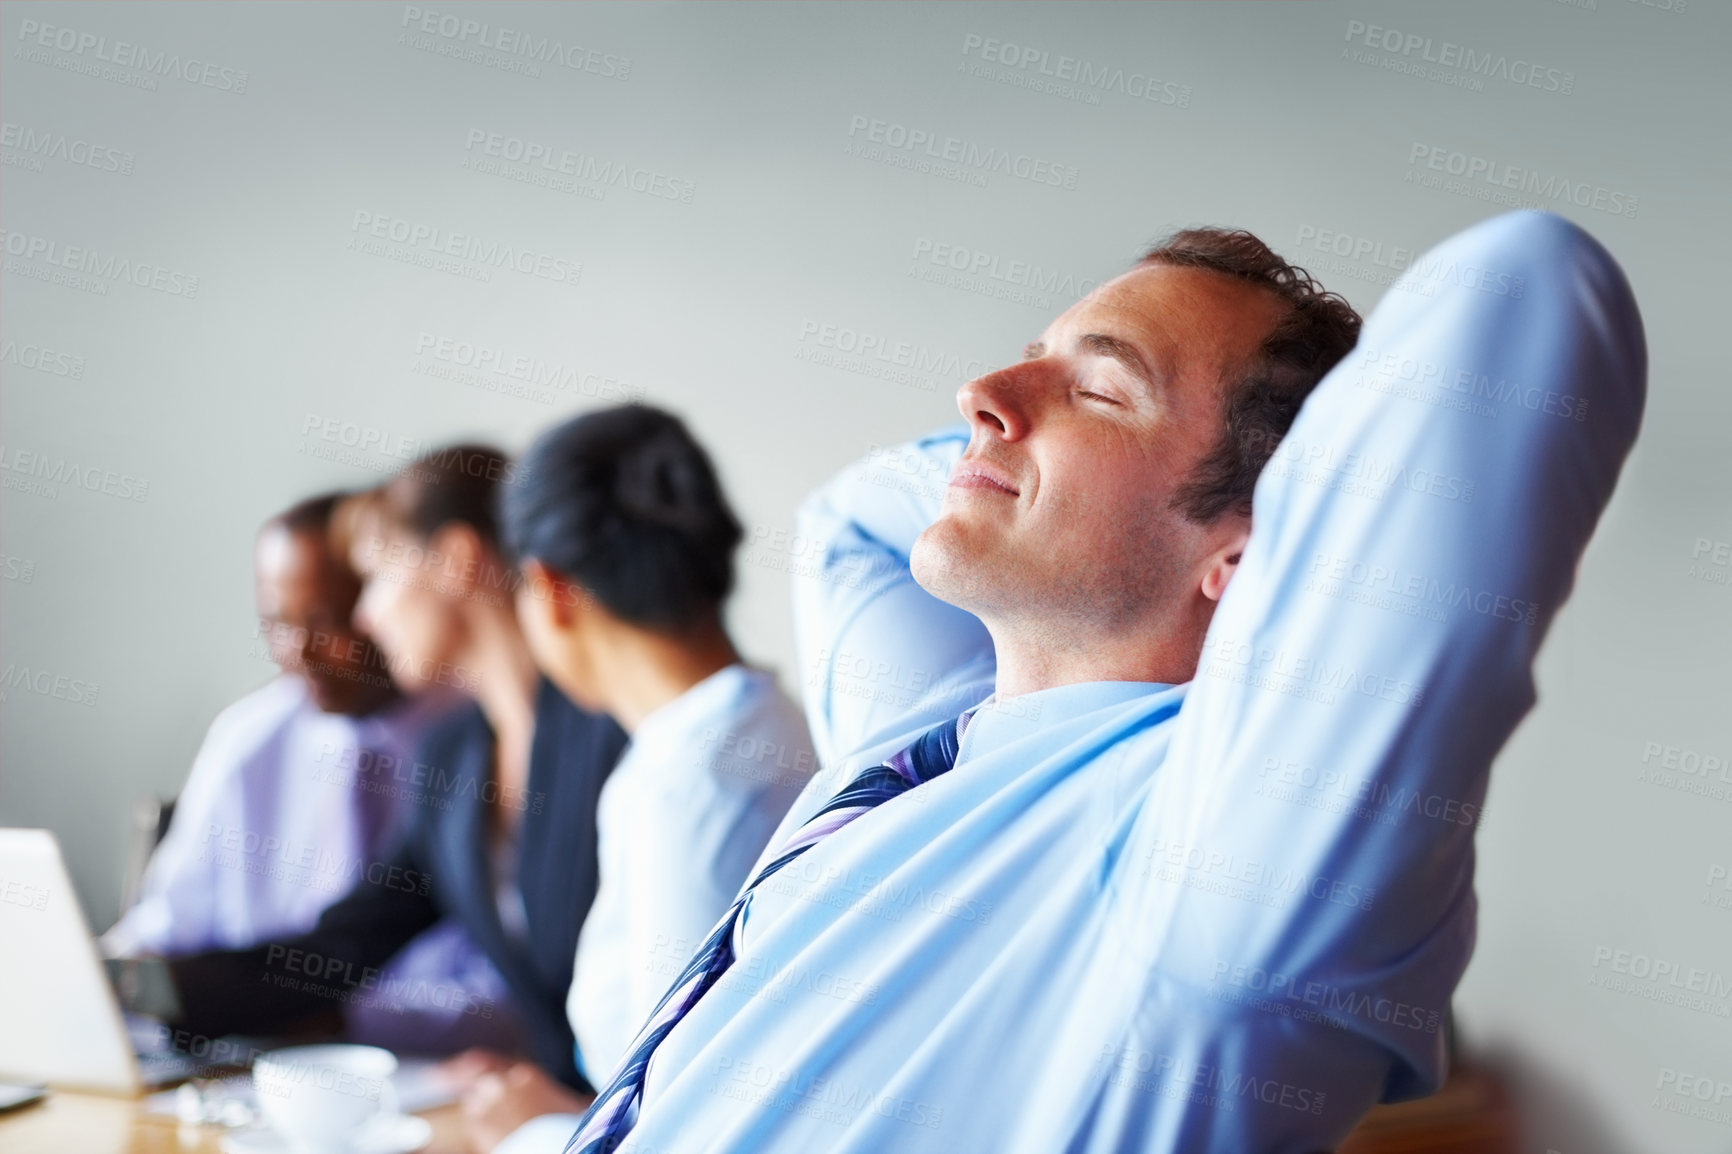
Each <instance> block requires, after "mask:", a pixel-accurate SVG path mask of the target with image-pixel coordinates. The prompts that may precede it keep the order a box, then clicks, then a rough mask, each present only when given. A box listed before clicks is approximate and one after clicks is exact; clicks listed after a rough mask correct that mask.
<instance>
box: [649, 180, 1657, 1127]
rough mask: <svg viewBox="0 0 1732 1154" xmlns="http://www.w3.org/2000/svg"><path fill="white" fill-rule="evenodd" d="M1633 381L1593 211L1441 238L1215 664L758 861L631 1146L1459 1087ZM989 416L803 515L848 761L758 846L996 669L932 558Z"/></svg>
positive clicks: (1267, 1117)
mask: <svg viewBox="0 0 1732 1154" xmlns="http://www.w3.org/2000/svg"><path fill="white" fill-rule="evenodd" d="M1493 274H1496V275H1493ZM1512 286H1513V287H1512ZM1645 374H1646V365H1645V351H1644V344H1643V339H1642V332H1641V324H1640V320H1639V317H1638V315H1637V312H1636V309H1635V305H1634V302H1633V300H1632V298H1631V296H1630V293H1629V289H1628V287H1627V285H1626V284H1625V281H1624V279H1623V277H1622V275H1621V273H1620V272H1619V271H1618V269H1617V267H1616V266H1615V264H1614V263H1613V262H1612V261H1611V259H1610V258H1609V257H1608V256H1607V255H1606V254H1605V252H1604V251H1603V250H1602V249H1601V248H1600V247H1599V246H1598V245H1597V244H1596V243H1595V242H1594V241H1592V240H1591V239H1590V238H1589V237H1587V235H1586V234H1584V233H1583V232H1581V231H1580V230H1579V229H1577V228H1575V227H1574V226H1573V225H1570V224H1568V223H1566V222H1565V221H1563V220H1562V219H1560V218H1558V217H1555V216H1550V215H1545V214H1538V213H1518V214H1510V215H1506V216H1502V217H1498V218H1495V219H1493V220H1490V221H1487V222H1485V223H1482V224H1480V225H1477V226H1475V227H1473V228H1471V229H1469V230H1467V231H1466V232H1464V233H1461V234H1459V235H1457V236H1456V237H1454V238H1452V239H1450V240H1449V241H1446V242H1445V243H1444V244H1442V245H1441V246H1439V247H1438V248H1437V249H1435V250H1433V251H1432V252H1431V253H1429V254H1428V255H1427V257H1426V258H1424V259H1423V260H1422V261H1420V262H1418V263H1417V264H1416V266H1415V270H1414V271H1410V273H1409V274H1408V276H1407V277H1405V278H1404V279H1403V281H1401V282H1398V284H1397V285H1396V286H1395V287H1394V288H1393V289H1392V290H1391V291H1390V292H1389V293H1388V295H1387V296H1386V297H1385V299H1384V300H1383V301H1382V302H1381V303H1380V304H1379V306H1378V308H1377V309H1376V311H1375V312H1374V313H1373V314H1372V316H1371V317H1370V318H1369V320H1368V323H1367V325H1366V327H1365V330H1364V332H1363V334H1362V338H1361V341H1360V343H1359V346H1358V347H1357V348H1356V349H1355V350H1354V352H1353V353H1352V354H1350V355H1349V357H1348V358H1347V359H1346V360H1345V361H1344V362H1342V363H1341V364H1340V365H1339V366H1338V367H1337V368H1336V369H1335V370H1334V371H1332V372H1331V373H1330V374H1329V375H1328V377H1327V378H1326V379H1325V380H1324V382H1323V383H1322V384H1321V385H1320V386H1319V388H1318V389H1317V391H1316V392H1315V394H1314V395H1313V396H1312V397H1311V399H1310V400H1309V401H1308V402H1307V404H1306V405H1305V407H1304V409H1303V410H1302V412H1301V413H1300V415H1299V417H1298V419H1297V421H1296V423H1295V425H1294V427H1293V430H1292V432H1291V433H1290V434H1289V436H1288V437H1287V439H1286V440H1285V441H1284V442H1283V443H1282V445H1281V447H1280V449H1279V450H1278V452H1277V453H1276V456H1275V458H1274V460H1273V461H1272V462H1271V464H1270V466H1269V467H1268V468H1267V469H1266V470H1265V471H1264V474H1263V476H1262V479H1261V480H1260V482H1259V484H1258V487H1257V491H1256V497H1255V512H1254V531H1253V534H1252V538H1251V541H1250V544H1249V546H1248V547H1247V549H1246V551H1245V555H1244V558H1243V561H1242V563H1241V564H1240V567H1239V570H1238V572H1237V574H1236V575H1235V576H1234V578H1233V580H1232V582H1231V585H1230V586H1229V588H1228V590H1227V593H1226V595H1225V596H1224V598H1223V599H1222V602H1221V604H1220V606H1219V608H1218V610H1217V612H1216V614H1215V618H1214V621H1213V623H1212V626H1211V628H1210V630H1209V634H1208V638H1207V642H1206V644H1205V648H1204V652H1203V654H1202V659H1201V663H1200V665H1199V668H1198V671H1197V675H1196V677H1195V678H1194V679H1193V681H1192V682H1190V683H1189V684H1188V685H1184V686H1168V685H1152V684H1139V683H1128V682H1116V683H1111V682H1109V683H1095V684H1079V685H1069V686H1064V687H1061V688H1055V689H1049V690H1046V691H1043V692H1039V693H1033V694H1028V695H1026V696H1022V697H1018V698H1013V699H1009V700H1006V701H1004V702H996V701H993V702H990V703H988V704H987V705H986V706H984V707H983V708H982V709H981V710H980V712H979V713H978V714H977V715H976V717H975V719H974V720H973V722H972V724H971V725H970V727H969V729H968V731H967V733H966V735H965V737H964V740H963V742H962V745H961V750H960V754H959V757H958V761H957V764H956V768H955V769H954V770H952V771H951V772H950V773H948V774H946V775H944V776H942V777H939V778H937V779H936V780H934V781H932V782H929V783H927V784H925V785H922V786H920V787H918V788H917V789H914V790H912V791H910V792H909V793H907V794H905V795H903V796H901V797H898V798H896V799H895V800H893V801H891V802H888V803H886V804H885V805H883V806H881V807H879V808H878V809H876V810H874V811H872V812H870V813H867V814H866V815H864V816H862V817H861V818H859V819H858V820H857V821H855V822H853V823H852V824H851V825H849V826H848V827H847V828H846V829H844V830H842V831H841V832H839V833H837V834H836V835H835V836H833V837H831V838H829V839H828V840H826V841H824V842H822V843H821V844H819V845H818V846H816V847H815V848H813V849H812V850H811V851H810V852H809V853H807V854H806V855H805V856H803V857H802V858H800V859H799V860H798V861H797V862H795V863H794V864H793V865H791V866H789V867H788V868H787V869H786V870H784V871H783V872H782V873H780V874H778V875H776V877H774V878H772V879H771V881H769V882H767V883H766V884H765V885H764V886H763V887H761V888H760V889H759V890H758V891H757V892H756V893H755V894H754V896H753V898H752V900H751V903H750V905H749V906H748V908H747V911H746V915H745V918H744V920H743V924H742V926H741V928H740V930H739V931H738V933H737V935H736V947H737V951H738V956H737V960H736V961H735V963H734V965H733V967H732V969H731V970H730V972H729V973H728V975H727V976H725V977H724V978H723V979H722V981H721V982H719V983H718V984H717V986H716V987H715V988H713V989H712V990H710V991H709V993H707V994H706V995H705V996H704V998H703V999H702V1000H701V1001H700V1002H699V1003H698V1004H697V1005H696V1006H695V1007H694V1008H693V1010H692V1011H691V1012H690V1014H689V1015H688V1016H687V1017H686V1018H685V1019H684V1020H683V1021H682V1022H681V1023H680V1024H679V1025H678V1026H677V1027H676V1028H675V1029H674V1030H673V1031H672V1033H671V1034H670V1035H669V1036H668V1037H667V1039H666V1041H665V1042H664V1043H663V1044H662V1046H661V1047H660V1049H659V1050H658V1051H657V1054H656V1056H655V1058H654V1060H653V1061H652V1063H651V1065H650V1068H649V1072H648V1078H647V1082H646V1085H645V1090H644V1098H643V1103H642V1106H641V1109H640V1113H639V1116H638V1120H637V1123H636V1126H635V1128H634V1129H633V1130H632V1132H631V1134H630V1136H629V1138H628V1139H627V1141H626V1143H625V1145H624V1146H623V1147H622V1150H624V1151H635V1152H637V1154H672V1152H678V1154H692V1152H698V1151H739V1152H745V1151H752V1152H754V1154H759V1152H772V1154H808V1152H811V1151H828V1152H846V1154H881V1152H883V1151H897V1152H917V1151H932V1152H934V1154H937V1152H943V1154H951V1152H954V1151H993V1152H995V1154H1004V1152H1009V1154H1053V1152H1055V1151H1090V1152H1098V1154H1107V1152H1121V1151H1131V1150H1135V1151H1150V1152H1173V1154H1178V1152H1185V1154H1195V1152H1200V1151H1222V1152H1228V1151H1230V1152H1233V1154H1245V1152H1253V1151H1254V1152H1264V1151H1267V1152H1271V1154H1274V1152H1288V1154H1307V1152H1311V1151H1316V1150H1320V1149H1326V1148H1332V1147H1333V1146H1334V1145H1335V1144H1336V1143H1338V1142H1339V1141H1340V1140H1341V1139H1342V1138H1343V1137H1344V1136H1345V1135H1346V1133H1347V1132H1348V1131H1349V1130H1350V1129H1351V1128H1352V1126H1353V1125H1354V1123H1355V1122H1356V1121H1357V1120H1358V1118H1359V1117H1360V1116H1361V1115H1362V1114H1363V1113H1364V1111H1365V1110H1366V1109H1367V1108H1369V1107H1370V1106H1371V1105H1372V1104H1373V1103H1375V1102H1377V1101H1378V1100H1380V1099H1382V1100H1394V1099H1401V1098H1406V1097H1412V1096H1416V1095H1421V1094H1425V1093H1428V1092H1430V1091H1431V1090H1433V1089H1435V1088H1436V1087H1437V1086H1438V1085H1439V1084H1440V1083H1441V1081H1442V1079H1443V1077H1444V1076H1445V1073H1446V1070H1445V1053H1444V1045H1443V1038H1442V1033H1441V1023H1442V1019H1443V1015H1444V1013H1445V1010H1446V1008H1447V1006H1448V1003H1449V999H1450V996H1451V993H1452V991H1453V990H1454V988H1455V985H1456V982H1457V980H1458V979H1459V978H1460V976H1461V973H1462V971H1463V969H1464V968H1465V967H1466V965H1467V962H1468V959H1469V957H1470V956H1471V954H1472V950H1473V942H1474V916H1475V901H1474V893H1473V863H1474V856H1473V833H1474V825H1475V821H1476V819H1477V815H1478V813H1479V807H1480V805H1481V804H1482V802H1483V800H1484V796H1485V789H1486V781H1487V774H1488V771H1489V767H1490V764H1491V760H1492V758H1493V756H1494V755H1495V754H1496V752H1497V751H1498V749H1499V747H1500V746H1501V745H1502V744H1503V742H1504V741H1505V739H1506V738H1507V737H1508V736H1509V734H1510V732H1511V730H1512V729H1513V728H1514V726H1515V725H1516V723H1517V722H1518V721H1519V720H1520V718H1521V717H1522V716H1523V714H1525V713H1526V712H1527V710H1528V709H1529V708H1530V707H1531V705H1532V704H1533V701H1534V687H1533V681H1532V675H1531V665H1532V660H1533V657H1534V653H1535V651H1536V649H1537V647H1538V646H1539V644H1540V641H1541V639H1542V637H1543V635H1544V633H1545V630H1546V628H1547V626H1548V625H1549V623H1550V621H1551V619H1552V617H1553V616H1554V614H1555V613H1556V611H1557V609H1558V608H1559V606H1560V605H1561V604H1562V602H1563V600H1564V598H1565V597H1566V596H1567V594H1568V592H1569V590H1570V586H1571V584H1572V581H1573V578H1574V573H1575V569H1576V564H1577V561H1578V559H1579V557H1580V555H1581V553H1582V550H1583V548H1584V546H1585V545H1586V542H1587V540H1588V537H1589V535H1590V534H1591V532H1592V530H1593V527H1594V524H1595V522H1596V520H1597V519H1598V517H1599V515H1600V513H1601V511H1602V509H1603V508H1604V506H1605V504H1606V502H1607V500H1608V499H1609V497H1610V494H1611V490H1612V486H1613V483H1614V481H1615V479H1616V476H1617V473H1618V469H1619V467H1620V465H1621V463H1622V461H1623V458H1624V456H1625V455H1626V453H1627V452H1628V450H1629V447H1630V445H1631V443H1632V441H1633V439H1634V436H1635V432H1636V428H1637V425H1638V423H1639V420H1640V414H1641V407H1642V402H1643V395H1644V388H1645V384H1644V382H1645ZM963 436H964V434H963V433H961V432H956V433H952V434H946V435H942V436H939V437H937V438H931V439H928V440H926V441H922V442H917V443H915V444H914V445H912V446H909V447H906V448H903V449H899V450H894V451H888V452H881V453H876V454H874V455H873V458H872V459H871V460H869V461H868V462H866V463H865V464H863V465H861V466H857V467H855V468H853V469H850V470H848V471H845V472H844V473H843V474H841V475H840V476H838V477H837V478H836V480H834V481H833V482H831V483H830V484H829V485H828V486H827V487H826V488H825V489H824V490H823V491H821V492H820V493H819V494H818V495H817V496H816V497H814V498H813V499H812V500H811V501H810V502H809V503H808V505H807V507H806V510H805V516H804V519H803V522H802V525H801V531H802V532H805V533H808V534H810V535H814V536H818V537H822V538H823V539H825V540H826V541H828V542H829V543H830V544H829V548H828V552H827V554H826V564H825V569H824V575H823V576H820V577H819V578H817V579H814V580H811V581H809V582H805V583H802V584H801V585H800V587H799V588H798V589H797V592H796V596H797V598H798V602H799V606H798V615H797V625H798V630H799V637H800V642H801V644H802V646H803V647H805V650H806V655H807V659H808V666H807V668H808V671H809V675H810V676H811V677H812V678H814V679H815V684H814V685H813V686H812V689H813V693H812V696H813V701H812V704H811V709H810V713H811V718H812V725H813V729H814V731H815V732H816V733H817V734H818V740H819V742H820V748H821V749H822V750H826V751H830V750H840V749H846V750H848V751H849V755H848V756H846V757H844V758H841V759H840V760H839V761H837V762H836V763H835V764H834V765H832V766H827V767H826V769H825V770H824V771H823V772H822V773H820V774H819V775H818V777H816V778H815V779H814V781H813V784H812V785H811V786H810V787H809V788H808V789H807V791H806V792H805V794H803V795H802V797H801V799H800V800H799V801H798V802H796V803H795V805H794V807H793V809H792V810H791V811H790V813H789V815H788V817H787V818H786V819H785V820H784V822H783V825H782V829H781V830H780V831H778V833H777V835H776V837H774V838H772V839H771V842H770V846H771V851H770V852H774V847H776V846H777V845H778V844H779V843H780V841H781V840H782V838H783V837H784V836H786V834H787V833H788V832H790V831H792V830H793V829H795V828H797V827H798V826H799V824H800V823H801V822H803V821H804V820H805V818H806V817H808V816H809V815H810V814H811V813H813V812H814V811H815V810H816V809H817V808H818V807H819V806H821V805H822V803H823V801H824V800H825V799H826V798H828V797H829V796H830V795H831V794H833V793H834V792H835V791H836V789H838V788H839V787H840V786H841V784H842V783H844V782H845V781H846V780H847V779H848V778H850V777H851V776H853V774H854V773H856V772H858V770H859V769H860V768H861V767H862V766H863V765H867V764H871V763H873V762H876V761H878V760H880V759H882V758H883V757H884V756H886V755H888V754H890V753H892V752H894V751H895V750H896V749H897V748H900V747H901V746H902V745H904V744H906V743H907V740H908V739H909V738H910V737H911V736H912V735H913V733H915V732H917V731H918V730H920V729H921V728H924V727H925V726H926V725H927V724H929V723H931V722H932V721H935V720H937V719H939V717H940V716H943V715H946V714H947V711H948V713H949V714H954V713H955V712H956V710H954V709H951V706H952V705H953V704H955V699H956V698H957V697H958V696H961V697H966V696H968V694H969V693H973V692H978V694H979V697H984V696H986V694H987V693H988V692H990V689H991V685H990V674H989V672H988V671H989V670H990V668H991V655H990V646H989V645H987V644H986V643H985V642H984V633H983V631H982V630H981V627H980V625H979V623H978V622H977V621H973V620H972V619H970V618H967V615H965V614H961V613H960V612H959V611H957V610H954V609H949V608H948V607H946V606H942V605H940V604H938V603H937V602H935V601H933V600H932V599H931V598H929V597H926V595H925V594H923V593H922V592H921V591H920V590H919V589H918V587H916V586H914V585H912V583H911V582H910V581H909V580H908V578H907V574H906V567H907V566H906V558H907V555H908V549H909V547H910V545H911V544H912V541H913V539H914V537H915V535H916V534H917V533H918V532H919V530H920V529H921V528H922V527H924V525H925V524H927V523H929V522H930V521H931V520H932V518H933V517H934V516H935V515H936V512H937V509H938V505H939V500H940V497H941V494H942V481H943V478H944V477H945V476H946V475H947V474H948V471H949V467H950V465H951V464H952V463H953V462H954V461H955V459H956V457H957V455H958V454H959V452H960V450H961V448H962V445H963ZM978 699H979V698H978V697H977V698H976V700H978ZM970 704H973V702H972V701H963V703H962V707H966V706H967V705H970ZM898 709H900V710H901V715H900V716H894V715H895V714H896V712H897V710H898Z"/></svg>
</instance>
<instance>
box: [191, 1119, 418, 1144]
mask: <svg viewBox="0 0 1732 1154" xmlns="http://www.w3.org/2000/svg"><path fill="white" fill-rule="evenodd" d="M431 1141H433V1123H431V1122H429V1121H427V1119H425V1118H417V1117H416V1116H415V1115H413V1114H398V1115H396V1116H395V1117H392V1118H380V1119H379V1120H377V1121H375V1122H373V1123H371V1124H369V1125H368V1126H367V1127H366V1128H365V1129H364V1130H363V1131H362V1133H361V1136H360V1138H359V1140H357V1141H356V1142H355V1143H354V1145H352V1146H350V1147H349V1149H348V1150H347V1151H344V1152H343V1154H413V1152H414V1151H416V1150H419V1149H421V1148H422V1147H423V1146H425V1145H427V1143H429V1142H431ZM222 1148H223V1154H289V1144H288V1142H286V1141H284V1139H283V1136H282V1135H281V1134H278V1133H277V1132H276V1131H275V1130H272V1129H270V1128H269V1127H267V1126H248V1127H246V1128H245V1129H244V1130H231V1131H230V1132H229V1133H227V1134H224V1135H223V1136H222Z"/></svg>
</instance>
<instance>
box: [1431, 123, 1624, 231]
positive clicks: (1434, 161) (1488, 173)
mask: <svg viewBox="0 0 1732 1154" xmlns="http://www.w3.org/2000/svg"><path fill="white" fill-rule="evenodd" d="M1407 166H1408V173H1407V179H1406V183H1408V184H1420V185H1424V186H1425V187H1428V188H1442V189H1443V190H1444V191H1446V192H1460V193H1465V194H1466V195H1470V196H1473V197H1474V198H1475V199H1477V200H1490V201H1495V202H1497V203H1500V204H1501V203H1508V204H1513V205H1515V206H1517V207H1544V205H1543V204H1534V205H1525V204H1522V202H1520V201H1519V200H1516V199H1515V198H1513V197H1511V196H1510V195H1509V193H1507V192H1504V191H1503V190H1506V189H1507V190H1511V191H1513V192H1515V193H1521V194H1525V195H1527V196H1530V197H1534V198H1536V199H1537V200H1538V201H1542V202H1543V201H1548V200H1549V201H1553V202H1555V203H1556V202H1561V203H1564V204H1573V205H1575V206H1576V207H1577V208H1591V209H1594V210H1595V211H1598V212H1604V213H1609V214H1611V215H1612V216H1627V217H1631V218H1634V217H1635V215H1636V210H1637V209H1638V208H1639V207H1640V206H1641V202H1640V199H1639V198H1638V197H1634V196H1631V195H1630V194H1629V193H1627V192H1619V191H1617V190H1615V189H1610V188H1607V187H1605V186H1604V185H1599V184H1593V183H1591V182H1589V181H1585V180H1570V179H1569V178H1568V177H1563V176H1558V175H1556V174H1551V175H1541V173H1540V172H1539V171H1538V170H1537V169H1532V168H1522V167H1519V166H1517V165H1513V164H1506V163H1504V162H1503V161H1499V160H1492V159H1491V158H1489V157H1484V156H1474V155H1472V154H1471V153H1466V152H1456V151H1453V150H1451V149H1449V148H1445V147H1443V146H1440V145H1434V144H1422V143H1420V142H1418V141H1415V142H1414V144H1413V146H1412V147H1411V148H1409V149H1408V151H1407ZM1415 169H1419V170H1421V171H1418V172H1415V171H1414V170H1415ZM1431 173H1443V174H1445V175H1448V176H1456V177H1461V178H1462V179H1461V180H1460V181H1450V182H1445V181H1444V180H1443V179H1442V177H1433V176H1431V175H1430V174H1431ZM1457 184H1459V185H1460V187H1450V185H1457Z"/></svg>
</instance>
